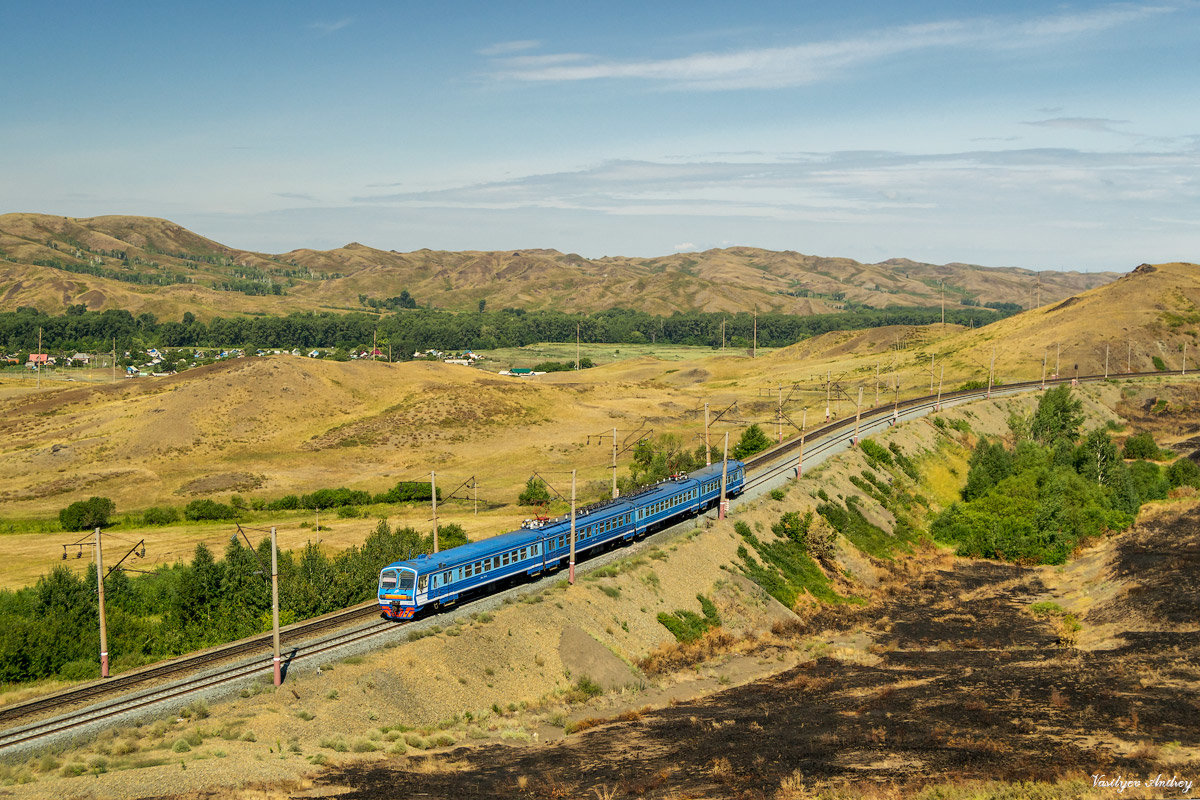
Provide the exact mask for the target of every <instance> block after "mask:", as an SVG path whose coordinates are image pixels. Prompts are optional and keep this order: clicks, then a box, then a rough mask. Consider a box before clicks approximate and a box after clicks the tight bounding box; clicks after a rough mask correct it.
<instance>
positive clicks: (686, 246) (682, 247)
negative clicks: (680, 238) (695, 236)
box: [671, 242, 696, 253]
mask: <svg viewBox="0 0 1200 800" xmlns="http://www.w3.org/2000/svg"><path fill="white" fill-rule="evenodd" d="M671 249H672V250H674V251H675V252H676V253H686V252H688V251H689V250H695V249H696V245H695V243H694V242H680V243H679V244H677V245H675V246H674V247H673V248H671Z"/></svg>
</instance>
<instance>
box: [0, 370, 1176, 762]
mask: <svg viewBox="0 0 1200 800" xmlns="http://www.w3.org/2000/svg"><path fill="white" fill-rule="evenodd" d="M1172 375H1182V376H1186V373H1185V372H1182V371H1180V372H1138V373H1121V374H1116V373H1114V374H1110V375H1108V376H1104V375H1089V376H1082V377H1078V378H1075V379H1071V378H1058V379H1054V380H1051V379H1047V380H1046V381H1044V382H1043V381H1040V380H1039V381H1027V382H1023V383H1014V384H1006V385H1003V386H997V387H993V388H992V390H991V392H990V394H989V392H988V391H987V390H985V389H977V390H965V391H956V392H948V393H944V394H942V396H941V401H940V406H939V403H938V399H937V398H936V397H933V396H928V397H918V398H913V399H909V400H905V401H901V402H897V403H890V404H885V405H883V406H876V407H874V408H871V409H865V410H863V412H862V414H861V416H860V418H859V421H858V430H859V434H860V436H863V437H865V436H869V435H870V434H871V433H873V432H876V431H878V430H880V429H882V428H885V427H887V426H889V425H892V424H895V423H898V422H900V421H902V420H906V419H913V418H916V417H919V416H923V415H925V414H927V413H929V412H930V411H935V410H939V409H940V407H945V406H947V405H958V404H961V403H964V402H968V401H972V400H979V399H984V398H987V397H989V396H997V395H1012V394H1019V393H1023V392H1027V391H1034V390H1039V389H1041V388H1042V387H1043V386H1046V387H1049V386H1054V385H1059V384H1072V383H1085V382H1096V381H1104V380H1125V379H1133V378H1148V377H1153V378H1164V377H1170V376H1172ZM855 427H856V425H855V417H854V416H847V417H844V418H842V419H839V420H834V421H831V422H827V423H825V424H823V425H820V426H819V427H815V428H814V429H813V430H812V431H811V432H806V433H805V434H804V436H803V437H792V438H791V439H788V440H787V441H785V442H783V443H782V444H779V445H777V446H775V447H773V448H771V449H769V450H766V451H764V452H762V453H759V454H758V455H756V456H753V457H750V458H748V459H746V461H745V463H746V476H747V477H746V483H745V486H744V488H743V494H744V495H745V494H746V493H750V492H753V491H755V490H756V489H757V490H763V489H765V488H767V486H768V485H769V484H771V483H773V482H777V481H780V480H782V479H786V478H789V477H792V476H794V475H795V474H796V470H797V466H798V465H797V456H798V455H799V451H800V449H801V447H803V456H804V464H805V466H811V465H812V464H814V462H819V461H823V460H824V459H825V458H827V457H829V456H831V455H834V454H836V453H838V452H841V451H842V450H845V449H848V448H849V447H850V446H851V444H852V440H853V439H854V433H855ZM531 586H536V583H535V584H526V587H531ZM489 597H494V595H489ZM480 599H481V600H482V599H486V598H480ZM473 602H474V601H473ZM467 605H470V604H469V603H468V604H467ZM378 614H379V611H378V605H377V604H376V602H375V601H371V602H368V603H363V604H361V605H358V606H353V607H351V608H347V609H343V610H341V611H335V612H333V613H331V614H326V615H325V616H323V617H317V618H315V619H311V620H306V621H304V622H299V623H296V624H294V625H290V626H288V627H286V628H283V629H281V630H280V640H281V644H283V645H286V647H284V652H286V653H288V655H287V657H286V658H285V659H284V660H285V664H286V665H287V667H286V668H290V667H291V666H292V665H293V664H294V663H295V662H296V661H298V660H300V659H304V658H312V657H314V656H317V655H320V654H322V653H328V652H330V651H333V650H336V649H338V648H342V647H345V646H347V645H351V644H355V643H358V642H362V641H364V640H367V639H371V638H374V637H375V636H378V635H380V634H383V633H387V632H392V631H395V630H396V628H397V627H398V623H396V622H392V621H387V620H380V619H372V618H376V617H378ZM365 620H370V621H369V622H368V623H367V624H365V625H362V624H360V625H356V626H354V627H350V628H347V626H350V625H354V623H361V622H363V621H365ZM403 624H411V623H403ZM339 629H345V630H339ZM330 630H333V631H335V632H334V633H332V634H331V635H325V636H321V634H323V633H324V632H327V631H330ZM270 648H271V634H269V633H267V634H260V635H257V636H252V637H249V638H247V639H242V640H240V641H237V642H232V643H230V644H225V645H219V646H216V647H213V648H210V649H208V650H203V651H200V652H197V653H192V654H190V655H187V656H183V657H180V658H176V659H172V660H170V661H166V662H162V663H159V664H154V665H151V666H148V667H144V668H141V669H137V670H131V671H129V672H125V673H122V674H120V675H117V676H114V677H112V678H109V679H107V680H98V681H92V682H90V683H87V684H84V685H82V686H77V687H74V688H72V689H68V690H66V691H63V692H58V693H55V694H52V695H47V696H44V697H40V698H37V699H34V700H30V701H26V702H22V703H14V704H12V705H8V706H5V707H3V708H0V724H7V725H8V727H6V728H5V729H4V730H0V757H5V756H10V755H13V754H15V753H16V752H23V751H25V750H27V749H28V748H30V747H34V746H36V745H37V744H38V743H39V742H41V741H43V740H49V739H52V738H57V737H60V736H62V735H64V734H68V735H69V734H72V733H76V734H81V733H84V732H86V731H87V730H89V729H91V728H93V727H97V726H101V725H103V724H105V723H106V722H111V721H113V720H115V719H117V718H119V717H122V716H123V715H126V714H129V713H131V712H136V711H138V710H144V709H148V708H151V707H153V706H156V705H159V704H167V703H172V702H174V704H175V705H179V704H180V703H181V701H182V700H183V699H184V698H186V697H188V696H190V695H193V694H196V693H199V692H203V691H207V690H211V689H213V688H214V687H218V686H221V685H223V684H229V683H234V682H237V681H243V680H246V679H249V678H252V677H254V676H258V675H265V674H269V673H270V672H271V671H272V669H273V666H272V661H271V657H270ZM255 652H260V653H262V656H261V657H259V658H253V659H249V660H247V659H245V658H242V660H241V661H239V662H238V663H234V664H225V666H220V665H221V664H223V663H225V662H230V661H233V660H236V659H238V658H239V657H245V656H247V655H249V654H252V653H255ZM286 668H285V669H286ZM164 682H165V683H164ZM150 684H156V685H153V686H151V685H150ZM136 687H142V688H141V689H136ZM131 689H136V691H132V692H129V691H128V690H131ZM126 692H128V693H126ZM123 693H124V694H123ZM53 712H60V713H58V714H57V715H53ZM20 720H28V721H27V722H25V723H24V724H19V725H11V724H10V723H13V722H17V721H20Z"/></svg>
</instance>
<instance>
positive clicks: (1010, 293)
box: [0, 214, 1116, 319]
mask: <svg viewBox="0 0 1200 800" xmlns="http://www.w3.org/2000/svg"><path fill="white" fill-rule="evenodd" d="M1038 275H1039V274H1035V273H1034V272H1031V271H1029V270H1024V269H1013V268H986V267H978V266H973V265H968V264H946V265H941V266H938V265H932V264H922V263H918V262H913V261H908V260H905V259H893V260H889V261H884V262H881V263H879V264H861V263H859V262H857V261H853V260H850V259H845V258H823V257H818V256H811V255H804V254H801V253H797V252H793V251H785V252H774V251H768V250H760V249H756V248H749V247H734V248H728V249H722V250H708V251H705V252H702V253H680V254H675V255H670V256H662V257H658V258H647V259H638V258H629V257H606V258H601V259H587V258H583V257H582V256H579V255H576V254H569V253H568V254H564V253H560V252H558V251H556V250H523V251H516V252H482V251H471V252H446V251H434V250H418V251H415V252H411V253H400V252H396V251H394V250H392V251H388V250H378V249H375V248H372V247H368V246H366V245H362V244H359V243H351V244H348V245H345V246H344V247H340V248H337V249H335V250H324V251H318V250H308V249H299V250H293V251H290V252H287V253H283V254H280V255H271V254H265V253H255V252H250V251H246V250H240V249H237V248H233V247H229V246H226V245H223V244H220V243H219V242H215V241H212V240H211V239H207V238H205V237H203V236H200V235H198V234H196V233H193V232H191V231H189V230H187V229H185V228H183V227H181V226H179V225H176V224H174V223H172V222H170V221H168V220H164V219H156V218H150V217H128V216H106V217H92V218H86V219H83V218H80V219H77V218H68V217H55V216H47V215H41V214H5V215H0V308H6V309H13V308H17V307H18V306H22V305H24V306H34V307H37V308H41V309H43V310H46V311H49V312H58V311H60V310H61V309H62V308H63V307H65V306H68V305H74V304H84V305H86V306H87V307H88V308H91V309H104V308H124V309H128V310H130V311H132V312H134V313H135V314H140V313H143V312H150V313H154V314H156V315H157V316H159V317H160V318H164V319H166V318H172V319H173V318H177V317H178V316H180V315H181V314H182V313H183V312H184V311H191V312H193V313H194V314H196V315H197V316H198V317H200V318H202V319H207V318H209V317H211V316H213V315H214V314H215V313H216V310H217V309H220V310H221V311H222V312H224V313H239V312H241V313H246V312H258V313H261V312H266V313H273V314H274V313H286V312H288V311H308V310H317V309H329V310H339V311H344V310H355V309H358V310H366V309H367V308H368V306H366V305H365V304H364V299H367V298H370V299H376V300H384V299H386V298H389V297H397V296H399V295H400V294H401V292H403V291H408V292H409V293H410V294H411V295H412V296H413V297H414V298H416V299H417V301H418V302H419V303H421V304H422V305H424V304H427V303H431V304H432V305H433V306H435V307H438V308H447V309H453V310H473V309H476V308H478V304H479V303H480V301H485V302H486V304H487V307H488V308H491V309H500V308H506V307H516V308H525V309H544V308H550V309H559V310H563V311H595V310H601V309H607V308H614V307H622V308H637V309H641V310H644V311H648V312H651V313H660V314H667V313H671V312H673V311H687V310H700V311H712V312H716V311H725V312H736V311H747V312H748V311H751V310H752V309H753V308H755V307H756V306H757V307H758V308H759V310H762V311H784V312H787V313H793V314H818V313H830V312H836V311H841V310H844V309H846V307H847V303H851V304H866V305H870V306H874V307H889V306H933V305H940V303H941V302H942V293H943V288H944V291H945V299H946V302H947V304H948V305H949V306H950V307H951V308H954V307H958V306H959V305H960V304H961V303H963V302H967V303H973V304H978V305H982V304H985V303H989V302H996V303H1016V304H1018V305H1022V306H1027V305H1029V304H1030V303H1031V301H1032V299H1033V298H1035V297H1036V296H1037V290H1036V288H1035V287H1036V286H1037V284H1038V282H1039V280H1040V286H1041V288H1040V292H1041V298H1042V300H1043V301H1048V300H1061V299H1063V298H1066V297H1068V296H1071V295H1073V294H1075V293H1077V292H1079V291H1082V290H1085V289H1088V288H1091V287H1094V286H1098V285H1101V284H1104V283H1107V282H1109V281H1111V280H1113V279H1114V278H1115V277H1116V274H1115V273H1078V272H1053V271H1047V272H1043V273H1040V278H1039V276H1038ZM248 292H249V294H248ZM276 292H279V293H278V294H276Z"/></svg>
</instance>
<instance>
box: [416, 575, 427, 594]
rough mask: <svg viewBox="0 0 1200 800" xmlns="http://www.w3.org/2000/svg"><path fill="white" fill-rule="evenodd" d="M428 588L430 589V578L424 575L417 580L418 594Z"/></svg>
mask: <svg viewBox="0 0 1200 800" xmlns="http://www.w3.org/2000/svg"><path fill="white" fill-rule="evenodd" d="M428 588H429V576H428V575H422V576H421V577H420V578H417V591H418V592H423V591H425V590H426V589H428Z"/></svg>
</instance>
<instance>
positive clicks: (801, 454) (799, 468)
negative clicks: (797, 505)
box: [796, 408, 808, 480]
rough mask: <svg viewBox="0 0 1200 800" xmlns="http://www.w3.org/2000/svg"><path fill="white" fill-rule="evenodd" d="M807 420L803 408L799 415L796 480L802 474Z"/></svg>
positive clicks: (806, 410) (806, 411) (805, 410)
mask: <svg viewBox="0 0 1200 800" xmlns="http://www.w3.org/2000/svg"><path fill="white" fill-rule="evenodd" d="M807 421H808V409H807V408H805V409H804V414H803V415H802V416H801V417H800V452H799V454H797V456H796V480H799V479H800V477H801V476H802V475H803V474H804V436H805V430H804V425H805V423H806V422H807Z"/></svg>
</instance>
